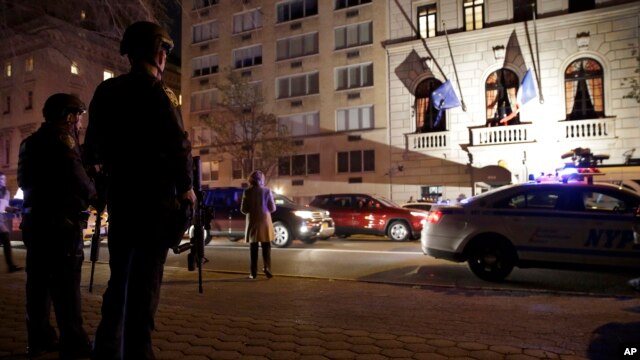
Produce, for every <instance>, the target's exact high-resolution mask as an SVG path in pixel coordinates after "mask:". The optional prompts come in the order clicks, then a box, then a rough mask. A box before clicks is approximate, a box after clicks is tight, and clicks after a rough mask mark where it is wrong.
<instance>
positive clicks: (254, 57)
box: [233, 45, 262, 69]
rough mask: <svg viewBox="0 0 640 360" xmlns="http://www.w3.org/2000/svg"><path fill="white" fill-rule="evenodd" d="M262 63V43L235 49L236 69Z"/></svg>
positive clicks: (234, 60) (234, 62) (234, 63)
mask: <svg viewBox="0 0 640 360" xmlns="http://www.w3.org/2000/svg"><path fill="white" fill-rule="evenodd" d="M260 64H262V45H255V46H252V47H248V48H242V49H235V50H233V66H234V69H240V68H244V67H250V66H255V65H260Z"/></svg>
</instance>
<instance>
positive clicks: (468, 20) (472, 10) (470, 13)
mask: <svg viewBox="0 0 640 360" xmlns="http://www.w3.org/2000/svg"><path fill="white" fill-rule="evenodd" d="M463 8H464V27H465V30H467V31H471V30H477V29H482V28H483V27H484V18H483V13H484V0H465V1H464V4H463Z"/></svg>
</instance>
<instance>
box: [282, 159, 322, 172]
mask: <svg viewBox="0 0 640 360" xmlns="http://www.w3.org/2000/svg"><path fill="white" fill-rule="evenodd" d="M319 173H320V154H298V155H292V156H282V157H280V158H279V159H278V176H306V175H313V174H319Z"/></svg>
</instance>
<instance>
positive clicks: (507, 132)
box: [471, 124, 533, 145]
mask: <svg viewBox="0 0 640 360" xmlns="http://www.w3.org/2000/svg"><path fill="white" fill-rule="evenodd" d="M471 137H472V139H471V144H472V145H498V144H515V143H524V142H530V141H533V137H532V132H531V124H521V125H509V126H494V127H478V128H474V129H471Z"/></svg>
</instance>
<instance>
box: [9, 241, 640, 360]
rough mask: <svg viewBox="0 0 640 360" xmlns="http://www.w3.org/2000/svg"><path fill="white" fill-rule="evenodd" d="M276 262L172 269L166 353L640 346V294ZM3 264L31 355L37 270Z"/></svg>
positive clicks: (576, 351) (484, 354) (566, 351)
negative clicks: (287, 273)
mask: <svg viewBox="0 0 640 360" xmlns="http://www.w3.org/2000/svg"><path fill="white" fill-rule="evenodd" d="M15 252H16V253H18V254H20V252H21V250H17V251H15ZM20 255H22V256H23V255H24V254H20ZM20 255H18V256H19V257H17V259H18V260H21V261H22V259H20V258H21V257H22V256H20ZM181 256H182V255H181ZM185 256H186V255H185ZM214 260H215V259H214ZM274 260H276V261H275V265H276V266H275V267H274V270H275V271H274V273H275V277H274V278H273V279H270V280H267V279H266V278H265V277H264V276H262V275H259V276H258V279H257V280H249V279H248V278H247V274H233V273H219V272H204V273H203V280H204V292H203V293H202V294H200V293H199V292H198V281H197V280H198V279H197V272H189V271H187V270H186V269H185V268H166V269H165V278H164V279H165V280H164V284H163V287H162V298H161V301H160V307H159V310H158V313H157V316H156V328H157V329H156V331H155V333H154V337H153V341H154V346H155V349H156V356H157V358H158V359H167V360H168V359H171V360H206V359H390V358H397V359H436V360H437V359H448V358H455V359H617V358H619V356H618V352H619V345H620V343H627V342H629V343H633V342H635V344H638V342H640V297H638V296H636V297H623V298H612V297H598V296H576V295H566V294H557V293H531V292H514V291H486V290H475V289H456V288H444V287H410V286H399V285H388V284H377V283H366V282H354V281H332V280H326V279H310V278H295V277H284V276H278V269H277V259H274ZM20 263H23V261H22V262H20ZM185 264H186V259H185ZM90 268H91V265H90V263H88V262H85V264H84V268H83V283H82V293H83V313H84V318H85V326H86V329H87V331H88V332H89V334H90V336H93V334H95V330H96V326H97V324H98V322H99V320H100V304H101V302H102V293H103V292H104V289H105V285H106V282H107V279H108V274H109V269H108V266H107V264H105V263H98V264H97V265H96V277H95V282H94V287H93V292H92V293H89V291H88V281H89V273H90ZM0 271H1V273H0V319H2V320H0V359H2V360H8V359H26V356H25V348H26V345H27V344H26V330H25V322H24V318H25V312H24V308H25V297H24V283H25V278H26V276H25V273H24V272H20V273H13V274H8V273H6V272H5V270H4V269H2V270H0ZM56 358H57V354H55V353H53V354H47V355H45V356H42V357H40V358H38V359H43V360H45V359H56Z"/></svg>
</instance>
